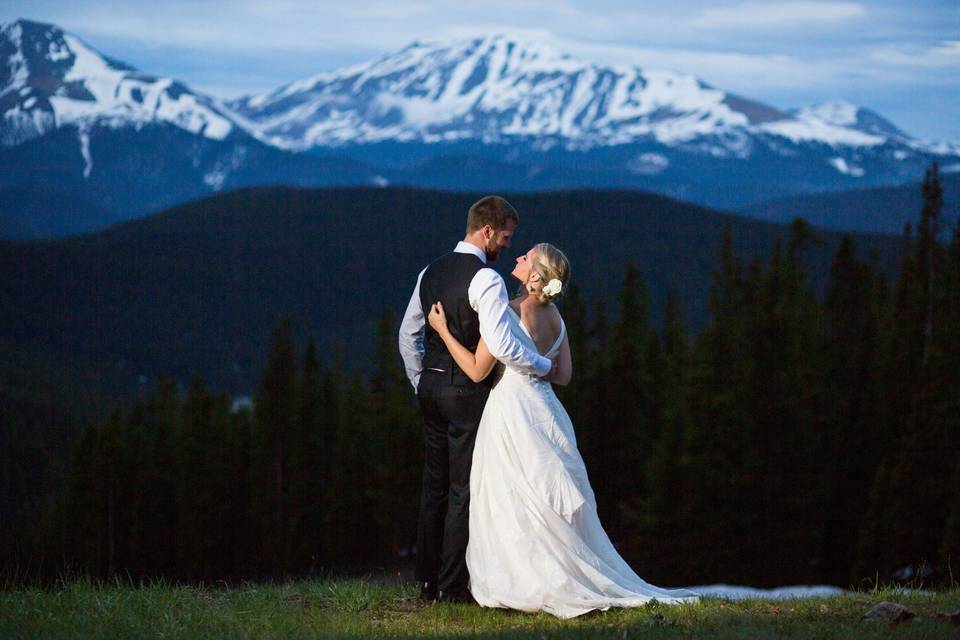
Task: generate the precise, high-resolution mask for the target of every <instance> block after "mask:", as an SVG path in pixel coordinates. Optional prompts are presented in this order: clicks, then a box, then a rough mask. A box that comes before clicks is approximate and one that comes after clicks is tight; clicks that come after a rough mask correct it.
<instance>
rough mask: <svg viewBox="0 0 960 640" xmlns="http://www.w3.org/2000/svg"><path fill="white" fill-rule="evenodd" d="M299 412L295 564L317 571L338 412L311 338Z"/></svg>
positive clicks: (294, 439) (293, 472)
mask: <svg viewBox="0 0 960 640" xmlns="http://www.w3.org/2000/svg"><path fill="white" fill-rule="evenodd" d="M302 372H303V375H302V376H301V378H300V391H299V394H298V402H299V410H298V415H297V420H296V421H295V423H294V424H295V427H296V428H295V430H294V432H293V433H292V434H291V439H290V447H291V451H290V482H289V485H290V536H291V540H292V543H291V544H292V547H293V551H292V555H291V564H292V566H294V567H297V568H300V569H306V570H312V569H316V568H318V567H319V565H320V564H321V563H322V562H323V560H324V549H323V540H324V535H325V532H324V529H325V519H324V518H325V512H326V510H327V506H328V505H327V496H326V490H327V484H328V482H329V479H330V478H329V475H330V474H329V466H330V461H329V455H330V452H329V450H328V448H329V444H330V439H331V437H332V432H331V427H332V425H331V421H332V419H333V418H332V415H331V414H333V413H335V409H334V408H332V407H330V406H329V402H330V401H329V400H328V399H326V398H325V397H324V388H323V385H324V374H323V371H322V370H321V368H320V362H319V359H318V358H317V347H316V342H315V341H314V340H313V339H312V338H311V339H310V340H309V342H308V344H307V349H306V352H305V353H304V356H303V367H302Z"/></svg>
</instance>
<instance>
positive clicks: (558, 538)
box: [467, 309, 699, 618]
mask: <svg viewBox="0 0 960 640" xmlns="http://www.w3.org/2000/svg"><path fill="white" fill-rule="evenodd" d="M509 316H510V323H511V329H512V331H513V332H514V333H515V334H516V335H517V336H518V337H519V338H520V340H521V341H522V342H524V344H526V345H527V346H528V347H530V348H531V349H533V350H535V351H536V350H537V347H536V344H535V343H534V342H533V339H532V338H531V337H530V335H529V334H528V333H527V331H526V327H524V326H523V323H522V322H521V321H520V318H519V316H517V315H516V313H515V312H514V311H513V310H512V309H511V310H510V313H509ZM565 331H566V328H565V327H563V325H562V324H561V331H560V336H559V337H558V338H557V340H556V342H555V343H554V345H553V346H552V347H551V348H550V350H549V351H548V352H547V354H546V355H547V356H550V355H552V354H553V353H555V352H556V351H557V350H558V349H559V348H560V345H561V344H562V342H563V338H564V334H565ZM500 367H501V366H500V365H498V369H500ZM493 375H495V374H493ZM467 567H468V569H469V571H470V591H471V593H472V594H473V597H474V598H475V599H476V600H477V602H478V603H479V604H481V605H482V606H485V607H505V608H510V609H518V610H521V611H539V610H543V611H546V612H548V613H551V614H553V615H555V616H557V617H560V618H572V617H574V616H578V615H581V614H584V613H587V612H588V611H592V610H594V609H608V608H610V607H634V606H638V605H642V604H644V603H646V602H649V601H650V600H653V599H656V600H657V601H658V602H663V603H677V602H683V601H690V600H695V599H697V598H698V597H699V595H698V594H696V593H694V592H692V591H688V590H685V589H661V588H659V587H655V586H653V585H651V584H648V583H647V582H644V581H643V580H642V579H641V578H640V577H639V576H638V575H637V574H636V573H635V572H634V571H633V569H631V568H630V566H629V565H628V564H627V563H626V562H625V561H624V560H623V558H621V557H620V554H619V553H617V550H616V549H615V548H614V546H613V544H612V543H611V542H610V538H609V537H607V534H606V532H605V531H604V530H603V527H602V526H601V525H600V519H599V518H598V516H597V504H596V500H595V499H594V495H593V490H592V489H591V488H590V482H589V480H588V479H587V470H586V468H585V467H584V464H583V458H582V457H581V456H580V452H579V451H578V450H577V442H576V437H575V435H574V432H573V424H572V423H571V421H570V417H569V416H568V415H567V412H566V410H565V409H564V408H563V405H562V404H560V401H559V400H558V399H557V396H556V395H555V394H554V392H553V388H552V387H551V385H550V383H549V382H547V381H545V380H543V379H541V378H538V377H536V376H532V375H529V374H526V373H523V372H521V371H519V370H514V369H511V368H509V367H507V368H505V369H504V370H503V374H502V377H501V378H500V380H499V381H498V382H497V383H496V385H495V386H494V388H493V389H492V390H491V392H490V397H489V399H488V400H487V404H486V407H485V408H484V411H483V418H482V419H481V421H480V427H479V429H478V431H477V440H476V446H475V448H474V453H473V467H472V471H471V476H470V540H469V544H468V546H467Z"/></svg>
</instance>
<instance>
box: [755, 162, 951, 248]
mask: <svg viewBox="0 0 960 640" xmlns="http://www.w3.org/2000/svg"><path fill="white" fill-rule="evenodd" d="M942 182H943V188H944V201H943V213H942V214H941V215H942V220H943V221H944V222H953V221H956V220H958V219H960V199H958V197H957V195H958V193H960V173H948V174H945V175H944V176H943V177H942ZM922 203H923V194H922V193H921V190H920V185H919V184H915V183H910V184H902V185H893V186H884V187H871V188H863V189H856V190H853V189H851V190H847V191H829V192H824V193H803V194H799V195H795V196H791V197H789V198H778V199H775V200H766V201H764V202H759V203H757V204H754V205H751V206H749V207H745V208H743V209H742V211H743V212H744V213H746V214H747V215H751V216H756V217H757V218H760V219H762V220H772V221H780V222H789V221H790V220H792V219H794V218H798V217H799V218H803V219H804V220H806V221H807V222H809V223H810V224H812V225H816V226H818V227H823V228H825V229H843V230H845V231H851V232H861V233H897V234H899V233H901V232H902V231H903V225H904V224H906V223H907V222H911V221H914V220H916V216H917V211H919V210H920V206H921V204H922ZM944 226H946V225H944Z"/></svg>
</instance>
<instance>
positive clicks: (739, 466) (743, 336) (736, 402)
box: [675, 223, 760, 581]
mask: <svg viewBox="0 0 960 640" xmlns="http://www.w3.org/2000/svg"><path fill="white" fill-rule="evenodd" d="M757 268H758V266H755V267H754V268H753V269H752V270H753V271H756V270H757ZM752 280H756V275H754V277H753V278H752ZM747 292H748V283H747V281H746V278H745V276H744V273H743V268H742V266H741V263H740V260H739V258H738V257H737V256H736V254H735V252H734V249H733V237H732V233H731V230H730V225H729V223H728V224H727V225H726V227H725V230H724V239H723V245H722V247H721V252H720V260H719V264H718V266H717V269H716V270H715V271H714V274H713V286H712V288H711V290H710V309H711V320H710V322H709V324H708V325H707V326H706V327H704V329H703V330H702V331H701V332H700V334H699V335H698V336H697V339H696V342H695V345H694V349H693V353H692V356H691V365H690V378H689V379H690V386H689V396H688V398H689V403H688V407H689V413H690V418H689V424H688V428H687V429H686V433H685V438H684V441H683V443H682V445H681V447H682V450H683V451H685V452H686V456H685V458H686V459H687V460H688V461H689V466H690V472H689V474H688V476H687V480H686V484H687V487H688V490H687V493H686V495H685V497H684V500H683V502H682V503H681V506H680V510H679V511H680V513H679V515H678V521H679V522H680V523H681V524H680V527H679V531H680V532H681V533H680V535H681V536H682V538H681V539H680V541H679V542H680V543H681V544H682V546H681V547H680V549H678V552H677V553H676V554H675V557H676V558H677V562H676V564H677V572H678V573H679V574H680V575H681V576H684V577H688V576H689V577H690V578H691V579H702V580H709V581H733V580H736V581H742V580H745V579H747V577H748V576H747V575H746V573H747V570H746V569H745V567H744V565H745V564H746V565H750V564H752V563H753V562H754V560H753V557H755V555H756V554H757V553H759V551H760V550H759V549H758V548H757V547H758V544H757V542H756V539H755V537H754V534H753V524H754V523H753V519H754V514H755V513H756V508H755V506H754V505H753V504H752V503H750V501H749V499H750V497H751V496H752V493H751V491H752V489H753V485H752V478H754V477H756V475H757V473H758V466H759V460H758V458H757V456H756V455H755V454H754V452H753V451H752V448H751V447H752V444H751V441H750V438H749V435H750V434H751V432H752V425H753V411H752V408H753V389H752V385H751V384H750V381H751V379H752V377H753V360H752V351H751V345H752V341H753V337H752V335H751V334H750V332H749V329H750V328H749V326H748V323H747V319H748V318H749V314H750V313H751V312H752V307H751V306H750V305H748V299H747ZM751 554H752V555H751ZM750 570H752V568H751V569H750ZM698 573H699V578H697V577H696V576H697V575H698Z"/></svg>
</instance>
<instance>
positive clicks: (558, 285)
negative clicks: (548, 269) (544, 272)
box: [543, 278, 563, 298]
mask: <svg viewBox="0 0 960 640" xmlns="http://www.w3.org/2000/svg"><path fill="white" fill-rule="evenodd" d="M562 289H563V283H562V282H560V281H559V280H557V279H556V278H554V279H553V280H551V281H550V282H548V283H547V285H546V286H545V287H544V288H543V295H545V296H549V297H551V298H555V297H556V296H557V294H559V293H560V291H561V290H562Z"/></svg>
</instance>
